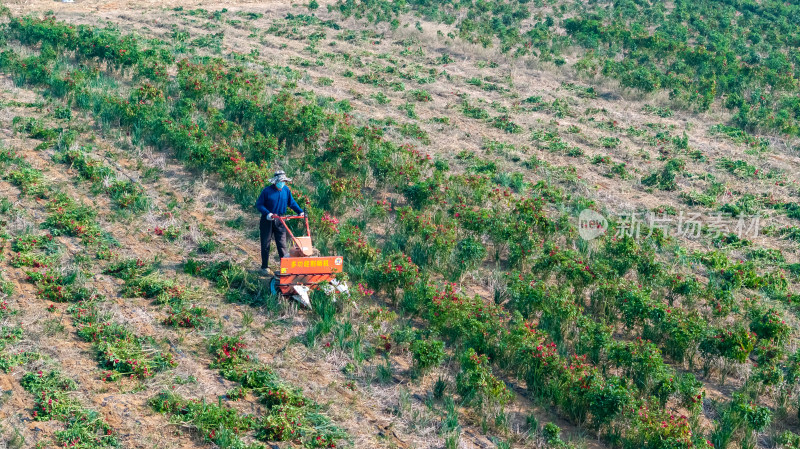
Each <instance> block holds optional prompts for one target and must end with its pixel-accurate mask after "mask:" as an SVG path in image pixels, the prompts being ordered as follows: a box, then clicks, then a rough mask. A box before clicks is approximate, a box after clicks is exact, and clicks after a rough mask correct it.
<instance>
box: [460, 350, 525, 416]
mask: <svg viewBox="0 0 800 449" xmlns="http://www.w3.org/2000/svg"><path fill="white" fill-rule="evenodd" d="M456 391H458V394H460V395H461V397H462V398H463V400H464V402H467V403H471V404H477V405H478V406H480V407H492V406H501V407H502V406H503V405H505V404H507V403H508V401H510V400H511V398H512V397H513V394H512V393H511V391H510V390H509V389H508V387H507V386H506V384H505V382H503V381H502V380H500V379H498V378H497V377H495V376H494V375H493V374H492V369H491V367H490V366H489V360H488V359H487V358H486V355H478V354H477V353H476V352H475V350H474V349H472V348H470V349H468V350H467V351H466V352H464V354H462V356H461V371H460V372H459V373H458V376H457V377H456Z"/></svg>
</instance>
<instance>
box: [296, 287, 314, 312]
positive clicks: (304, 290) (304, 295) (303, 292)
mask: <svg viewBox="0 0 800 449" xmlns="http://www.w3.org/2000/svg"><path fill="white" fill-rule="evenodd" d="M292 289H294V291H295V293H297V294H296V295H292V298H293V299H294V300H295V301H297V302H299V303H300V304H301V305H302V306H303V307H306V308H308V309H310V308H311V300H310V299H309V298H308V291H309V290H310V289H309V288H308V287H306V286H305V285H295V286H293V287H292Z"/></svg>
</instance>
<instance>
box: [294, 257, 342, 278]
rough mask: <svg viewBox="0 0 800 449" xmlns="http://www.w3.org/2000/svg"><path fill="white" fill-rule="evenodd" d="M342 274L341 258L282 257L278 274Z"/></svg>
mask: <svg viewBox="0 0 800 449" xmlns="http://www.w3.org/2000/svg"><path fill="white" fill-rule="evenodd" d="M341 272H342V256H329V257H284V258H283V259H281V272H280V274H330V273H341Z"/></svg>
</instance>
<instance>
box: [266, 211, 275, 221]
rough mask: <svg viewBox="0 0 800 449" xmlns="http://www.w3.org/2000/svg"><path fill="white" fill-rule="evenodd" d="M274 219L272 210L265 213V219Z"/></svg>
mask: <svg viewBox="0 0 800 449" xmlns="http://www.w3.org/2000/svg"><path fill="white" fill-rule="evenodd" d="M274 219H275V215H273V214H272V212H270V213H268V214H267V220H274Z"/></svg>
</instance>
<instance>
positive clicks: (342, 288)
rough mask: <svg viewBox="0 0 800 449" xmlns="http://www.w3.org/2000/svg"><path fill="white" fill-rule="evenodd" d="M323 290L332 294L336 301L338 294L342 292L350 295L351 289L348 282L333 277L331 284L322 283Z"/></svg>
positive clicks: (333, 299)
mask: <svg viewBox="0 0 800 449" xmlns="http://www.w3.org/2000/svg"><path fill="white" fill-rule="evenodd" d="M322 291H324V292H325V293H326V294H328V295H329V296H332V297H333V298H332V301H333V302H336V295H337V294H339V293H341V294H342V295H345V296H350V289H349V288H348V287H347V282H345V281H339V280H337V279H331V280H330V283H329V284H323V285H322Z"/></svg>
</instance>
